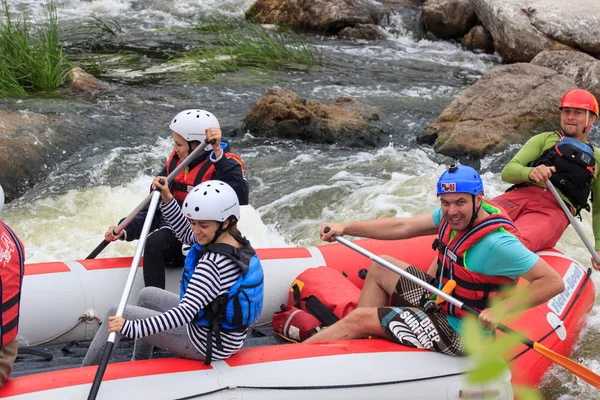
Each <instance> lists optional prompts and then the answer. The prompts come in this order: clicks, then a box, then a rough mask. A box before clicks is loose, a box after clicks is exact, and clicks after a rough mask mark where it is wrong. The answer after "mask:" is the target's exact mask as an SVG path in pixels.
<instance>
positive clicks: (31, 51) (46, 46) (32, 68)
mask: <svg viewBox="0 0 600 400" xmlns="http://www.w3.org/2000/svg"><path fill="white" fill-rule="evenodd" d="M1 4H2V14H3V15H2V16H3V17H4V18H1V17H2V16H0V96H19V97H24V96H26V95H27V94H28V92H30V91H34V90H51V89H56V88H57V87H59V86H60V85H61V84H62V83H63V82H64V79H65V77H66V75H67V73H68V69H69V67H70V63H69V61H68V59H67V58H66V57H65V55H64V54H63V48H62V38H61V34H60V29H59V20H58V12H57V8H56V4H55V3H54V1H53V0H49V1H48V3H47V4H46V6H45V7H44V8H45V11H46V19H45V21H43V22H39V23H36V24H31V23H30V22H29V21H28V15H27V13H26V12H23V15H22V16H21V19H20V20H15V19H13V18H12V14H11V12H10V10H9V7H8V3H7V0H1Z"/></svg>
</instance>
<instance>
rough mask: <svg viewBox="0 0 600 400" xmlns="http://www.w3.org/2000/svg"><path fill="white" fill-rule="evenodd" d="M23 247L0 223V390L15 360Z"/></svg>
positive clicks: (1, 194) (1, 199)
mask: <svg viewBox="0 0 600 400" xmlns="http://www.w3.org/2000/svg"><path fill="white" fill-rule="evenodd" d="M3 208H4V190H3V189H2V186H0V214H2V209H3ZM24 264H25V248H24V247H23V244H22V243H21V241H20V240H19V238H18V237H17V235H15V233H14V232H13V231H12V229H10V228H9V227H8V225H6V224H5V223H4V221H2V220H0V267H1V268H0V294H1V296H2V310H1V313H0V387H2V386H4V383H5V382H6V380H7V379H8V377H9V376H10V374H11V373H12V370H13V365H14V363H15V359H16V358H17V349H18V343H17V331H18V328H19V301H20V299H21V285H22V283H23V269H24Z"/></svg>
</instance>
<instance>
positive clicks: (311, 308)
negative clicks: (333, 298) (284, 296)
mask: <svg viewBox="0 0 600 400" xmlns="http://www.w3.org/2000/svg"><path fill="white" fill-rule="evenodd" d="M292 292H293V295H294V306H295V307H296V308H301V307H300V301H304V302H305V303H306V311H308V312H309V313H311V314H312V315H313V316H315V318H317V319H318V320H319V321H321V323H322V324H323V326H330V325H333V324H335V323H336V322H338V321H339V320H340V319H339V318H338V317H337V315H335V314H334V313H333V312H332V311H331V310H330V309H329V308H328V307H327V306H326V305H325V304H324V303H323V302H322V301H321V300H319V298H317V297H316V296H314V295H312V294H311V295H310V296H308V297H304V298H300V288H299V287H298V285H297V284H294V285H293V286H292Z"/></svg>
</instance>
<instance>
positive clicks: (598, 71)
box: [531, 51, 600, 99]
mask: <svg viewBox="0 0 600 400" xmlns="http://www.w3.org/2000/svg"><path fill="white" fill-rule="evenodd" d="M531 63H532V64H534V65H539V66H541V67H546V68H550V69H553V70H555V71H556V72H558V73H559V74H563V75H566V76H568V77H569V78H571V79H573V81H575V84H576V85H577V86H578V87H580V88H582V89H586V90H589V91H590V92H592V93H593V94H594V95H595V96H596V98H597V99H600V60H598V59H596V58H594V57H591V56H589V55H587V54H585V53H581V52H579V51H542V52H541V53H540V54H538V55H537V56H535V58H534V59H533V60H531Z"/></svg>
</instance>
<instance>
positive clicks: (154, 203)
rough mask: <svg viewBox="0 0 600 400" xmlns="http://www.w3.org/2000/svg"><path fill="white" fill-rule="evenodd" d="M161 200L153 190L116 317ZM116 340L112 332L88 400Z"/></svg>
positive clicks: (97, 383) (120, 310)
mask: <svg viewBox="0 0 600 400" xmlns="http://www.w3.org/2000/svg"><path fill="white" fill-rule="evenodd" d="M159 200H160V191H159V190H153V191H152V193H151V200H150V206H149V207H148V214H147V215H146V219H145V220H144V226H143V227H142V233H141V234H140V240H139V241H138V244H137V247H136V248H135V254H134V256H133V260H132V262H131V267H130V268H129V275H127V281H126V282H125V289H123V294H122V295H121V301H120V302H119V307H118V308H117V313H116V315H117V316H119V317H120V316H122V315H123V312H124V311H125V306H126V305H127V299H128V298H129V293H130V292H131V287H132V286H133V281H134V279H135V274H136V272H137V269H138V266H139V264H140V258H141V257H142V252H143V250H144V245H145V244H146V237H147V236H148V232H150V226H151V225H152V219H153V218H154V212H155V211H156V207H157V206H158V201H159ZM100 329H106V327H100ZM116 338H117V334H116V333H115V332H112V333H111V334H110V335H108V340H107V341H106V346H105V347H104V354H102V359H101V361H100V365H98V369H97V370H96V376H94V382H93V383H92V388H91V390H90V394H89V396H88V400H94V399H95V398H96V396H97V395H98V390H99V389H100V384H101V383H102V377H103V376H104V371H106V366H107V365H108V360H109V359H110V355H111V353H112V350H113V346H114V345H115V339H116Z"/></svg>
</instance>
